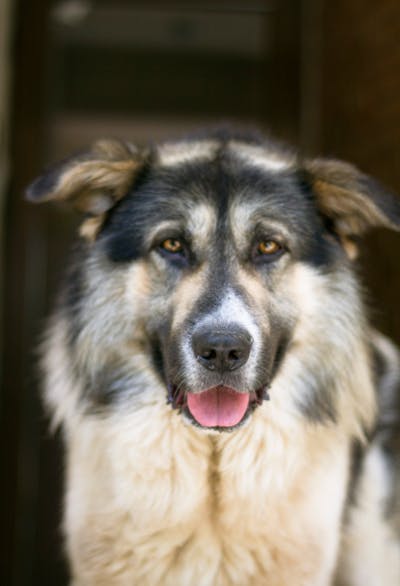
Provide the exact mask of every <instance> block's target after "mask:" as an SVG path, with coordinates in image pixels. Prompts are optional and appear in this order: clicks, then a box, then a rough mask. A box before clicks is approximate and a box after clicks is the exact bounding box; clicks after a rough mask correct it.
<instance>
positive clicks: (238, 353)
mask: <svg viewBox="0 0 400 586" xmlns="http://www.w3.org/2000/svg"><path fill="white" fill-rule="evenodd" d="M252 343H253V340H252V337H251V336H250V334H249V333H248V332H246V331H244V330H238V329H236V330H233V331H232V330H230V331H223V332H217V331H213V330H209V329H207V330H202V331H200V332H197V333H195V334H194V335H193V339H192V346H193V351H194V354H195V356H196V359H197V360H198V361H199V362H200V364H202V365H203V366H204V367H205V368H207V369H208V370H216V371H219V372H225V371H230V370H236V369H238V368H240V367H241V366H243V364H245V363H246V362H247V360H248V358H249V355H250V350H251V346H252Z"/></svg>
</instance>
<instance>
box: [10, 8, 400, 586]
mask: <svg viewBox="0 0 400 586" xmlns="http://www.w3.org/2000/svg"><path fill="white" fill-rule="evenodd" d="M399 95H400V3H399V2H398V0H381V1H380V2H376V1H373V0H336V1H335V2H328V1H325V2H324V1H323V0H265V1H262V0H236V1H224V0H213V1H205V0H204V1H202V0H184V1H181V2H180V1H178V0H175V1H173V0H171V1H170V0H162V1H158V2H157V1H155V0H146V1H143V2H140V1H134V0H54V1H50V0H42V1H40V0H1V3H0V203H1V205H0V214H1V223H0V236H1V239H0V246H1V255H0V259H1V266H0V269H1V271H0V279H1V302H2V311H1V323H2V331H3V332H4V335H3V336H2V338H1V340H2V341H1V344H2V353H1V354H2V395H1V403H0V408H1V411H0V414H1V425H0V433H1V448H2V449H1V451H2V469H1V487H0V489H1V494H0V498H1V509H2V514H3V518H2V519H1V522H0V528H1V533H2V535H1V540H2V543H1V547H0V552H1V553H0V555H1V575H0V583H1V584H3V585H7V586H9V585H18V586H28V585H29V586H30V585H35V586H39V585H40V586H47V585H50V584H51V585H54V584H57V585H63V584H67V571H66V567H65V563H64V560H63V555H62V547H61V543H60V530H59V524H60V513H61V506H62V505H61V496H60V495H61V485H62V471H63V461H62V452H61V450H60V443H59V438H58V437H57V436H56V437H53V436H51V434H50V433H49V431H48V422H47V419H46V417H45V415H44V413H43V411H42V408H41V405H40V402H39V391H38V382H37V378H38V376H37V371H36V369H35V361H36V356H35V346H36V345H37V343H38V340H39V338H40V332H41V331H42V329H43V323H44V316H45V315H46V314H48V312H49V308H50V307H51V305H52V302H53V300H54V295H55V289H56V284H57V282H58V281H59V279H60V275H61V274H62V271H63V268H64V266H65V259H66V255H67V250H68V247H69V245H70V242H71V238H72V237H73V235H74V233H75V230H76V225H77V218H76V217H75V216H73V215H72V214H71V215H68V214H66V213H61V212H60V211H59V210H57V209H55V208H53V207H52V206H49V207H47V206H43V207H41V206H39V207H35V206H33V205H29V204H26V203H25V202H24V201H23V191H24V188H25V186H26V185H27V184H28V183H29V182H30V181H31V180H32V179H33V178H34V177H35V175H37V174H38V173H39V172H40V170H41V169H42V168H43V167H45V166H46V165H48V164H49V163H51V162H53V161H55V160H57V159H59V158H60V157H63V156H65V155H67V154H69V153H70V152H71V151H74V150H77V149H80V148H81V147H82V146H85V145H87V144H88V143H90V141H91V140H92V139H94V138H98V137H103V136H117V137H121V138H126V139H129V140H130V141H133V142H138V143H142V142H147V141H156V140H158V139H161V138H164V137H167V136H170V135H174V136H176V135H180V134H181V133H182V134H184V133H187V132H188V131H190V130H192V129H196V128H199V127H202V126H205V125H209V124H213V123H218V122H223V121H232V122H236V121H237V122H240V123H246V124H247V123H249V124H252V125H253V126H256V127H258V128H261V129H264V130H268V131H271V132H272V133H273V134H276V135H278V136H279V137H281V138H283V139H286V140H287V141H289V142H291V143H293V144H294V145H297V146H298V147H299V148H301V149H302V150H303V151H304V152H306V153H308V154H311V155H313V154H317V153H319V154H325V155H333V156H336V157H340V158H343V159H346V160H350V161H353V162H355V163H356V164H358V165H359V166H360V167H361V168H362V169H363V170H365V171H366V172H368V173H370V174H372V175H374V176H376V177H378V178H379V179H380V180H381V181H383V182H384V183H386V184H387V185H388V186H390V187H391V188H392V189H393V190H394V191H397V192H398V193H400V154H399V153H400V148H399V146H400V145H399V138H400V100H399ZM399 252H400V236H399V235H397V234H391V233H388V232H383V231H382V232H376V233H374V234H372V235H371V236H369V237H368V238H367V239H366V241H365V243H364V247H363V254H362V258H361V272H362V274H363V279H364V283H365V284H366V286H367V288H368V290H369V291H370V294H369V296H368V300H369V304H370V306H371V317H372V319H373V321H374V323H376V324H377V325H378V326H379V327H380V328H381V329H382V330H383V331H385V332H386V333H388V334H389V335H391V336H392V337H393V338H395V339H396V340H397V342H399V343H400V309H399V300H400V276H399V271H398V267H399Z"/></svg>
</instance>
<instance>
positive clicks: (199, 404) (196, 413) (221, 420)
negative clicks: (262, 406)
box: [187, 386, 250, 427]
mask: <svg viewBox="0 0 400 586" xmlns="http://www.w3.org/2000/svg"><path fill="white" fill-rule="evenodd" d="M249 400H250V395H249V393H238V392H237V391H234V390H233V389H230V388H228V387H223V386H219V387H214V388H212V389H209V390H208V391H203V392H202V393H196V394H194V393H189V394H188V397H187V402H188V407H189V411H190V413H191V414H192V415H193V417H194V418H195V420H196V421H197V423H200V425H202V426H203V427H232V426H234V425H237V424H238V423H239V422H240V421H241V420H242V419H243V417H244V414H245V413H246V410H247V407H248V405H249Z"/></svg>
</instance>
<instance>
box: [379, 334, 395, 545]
mask: <svg viewBox="0 0 400 586" xmlns="http://www.w3.org/2000/svg"><path fill="white" fill-rule="evenodd" d="M373 361H374V362H373V364H374V370H375V378H376V388H377V397H378V418H377V424H376V428H375V432H374V439H373V443H376V444H377V445H378V446H379V447H380V449H381V452H382V454H383V457H384V461H385V465H386V469H387V472H388V475H389V476H390V477H391V480H392V482H391V490H390V494H389V495H388V499H387V503H386V514H387V516H388V518H390V521H391V522H392V524H393V525H394V527H395V530H396V532H397V533H398V535H399V536H400V350H399V349H398V348H397V347H396V346H395V344H393V343H392V342H391V341H390V340H389V339H388V338H386V337H384V336H383V335H381V334H378V333H374V336H373Z"/></svg>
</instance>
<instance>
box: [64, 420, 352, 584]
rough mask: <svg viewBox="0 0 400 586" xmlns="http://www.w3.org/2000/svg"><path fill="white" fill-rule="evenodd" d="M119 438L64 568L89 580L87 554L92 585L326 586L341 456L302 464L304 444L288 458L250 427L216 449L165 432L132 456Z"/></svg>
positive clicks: (195, 436)
mask: <svg viewBox="0 0 400 586" xmlns="http://www.w3.org/2000/svg"><path fill="white" fill-rule="evenodd" d="M129 435H130V434H126V435H125V436H124V434H121V433H120V432H119V433H117V434H115V435H114V434H113V437H112V438H111V437H109V443H108V449H107V456H108V457H107V460H108V462H107V463H105V462H104V474H105V475H106V476H107V478H105V477H104V485H103V488H104V490H103V493H101V492H100V493H99V491H98V482H99V476H98V473H97V474H96V475H93V477H97V492H98V502H97V503H96V502H95V500H94V499H93V498H92V500H91V502H90V503H89V502H88V503H87V506H88V510H89V511H90V514H89V517H88V518H87V519H86V520H85V522H84V523H83V524H82V528H81V530H80V531H76V532H74V530H73V529H74V528H73V527H70V528H69V529H70V531H69V533H70V535H73V534H74V533H75V534H76V536H77V537H78V536H80V537H79V538H78V539H77V541H76V544H73V543H72V541H71V544H70V545H71V546H72V547H73V550H75V552H76V553H75V555H73V557H75V558H76V559H77V563H78V564H79V565H82V564H83V565H84V566H85V565H86V566H87V568H89V566H90V567H91V569H90V570H89V569H88V571H90V572H93V571H94V569H93V548H94V549H95V551H96V556H97V557H96V559H97V562H96V563H97V565H98V569H97V570H96V571H97V574H94V577H93V580H94V578H96V580H98V579H99V578H98V576H100V574H101V575H102V576H107V580H106V582H104V583H107V584H118V585H121V586H122V585H125V584H126V585H127V586H128V584H132V583H140V584H143V585H146V584H149V585H150V584H151V585H153V584H155V583H157V582H159V583H162V584H163V585H164V584H165V585H166V586H168V585H169V584H171V585H172V584H173V585H174V586H187V585H188V584H196V585H199V586H201V585H204V586H214V585H215V586H228V585H232V584H238V585H240V586H246V585H249V586H250V585H256V586H257V585H258V584H264V583H266V580H267V579H268V582H267V583H268V584H269V586H275V585H276V586H278V585H280V586H282V585H283V584H294V583H296V584H297V585H302V584H304V585H306V584H307V585H308V584H313V585H314V584H315V585H321V586H322V585H325V584H328V583H329V582H328V580H329V576H330V574H331V571H332V568H333V565H334V561H335V557H336V550H337V543H338V526H339V518H340V510H341V503H342V501H343V494H344V486H345V472H344V466H345V457H344V451H343V450H342V451H341V453H340V450H336V454H337V456H336V457H335V459H331V460H330V462H329V466H327V467H324V466H319V467H315V465H316V460H315V458H314V456H313V454H310V453H309V454H308V457H307V458H305V457H304V449H305V448H306V446H305V445H300V444H299V443H297V446H296V449H288V446H287V445H286V442H285V439H284V437H283V436H282V435H279V434H277V433H276V432H274V431H273V430H270V431H268V432H265V430H264V429H263V428H261V427H260V428H259V429H257V428H256V426H255V427H254V429H253V431H252V433H246V430H243V433H238V434H232V435H230V436H228V435H225V434H224V436H223V437H222V436H221V438H219V437H218V436H216V437H211V438H210V437H209V436H206V435H203V434H199V433H198V432H196V431H195V430H193V429H191V428H188V429H185V428H183V427H182V426H179V425H178V426H170V427H169V428H166V427H165V428H164V430H163V433H162V434H161V435H159V437H158V439H157V441H155V440H154V439H153V440H152V441H150V440H149V439H148V440H144V439H143V437H142V440H141V441H140V442H139V441H137V443H136V445H135V449H132V444H131V442H130V441H128V436H129ZM124 437H125V439H124ZM132 439H133V438H132ZM125 442H127V443H126V444H125V445H122V444H124V443H125ZM271 442H273V445H271ZM81 445H82V443H81ZM295 445H296V444H295ZM92 446H93V444H92ZM121 454H124V457H123V458H121ZM94 456H95V454H94V453H93V452H92V454H91V457H92V461H94ZM101 459H102V460H103V458H101ZM307 459H308V460H309V462H308V463H307ZM311 470H312V475H310V474H309V473H310V471H311ZM97 472H98V471H97ZM128 479H129V480H128ZM88 482H89V484H90V481H89V480H88ZM72 484H73V485H74V486H75V487H76V486H77V484H78V481H76V482H74V483H72ZM81 486H82V488H83V486H84V483H82V482H81ZM87 490H88V487H87V486H86V497H85V498H86V499H87V494H88V492H87ZM90 492H91V494H93V487H92V488H91V489H89V493H90ZM72 498H73V495H72V494H71V495H70V499H69V500H70V502H69V508H70V510H71V511H72V510H73V509H75V508H76V507H74V504H73V503H72ZM76 498H78V499H81V498H82V494H80V495H79V494H76ZM327 504H328V506H327ZM116 519H118V521H117V522H116ZM89 526H90V529H89ZM75 529H76V528H75ZM85 530H87V531H88V535H89V534H90V540H91V543H90V544H87V543H86V539H85ZM74 545H75V546H74ZM85 548H86V549H87V554H86V561H85V560H84V558H85V553H84V552H85ZM72 553H74V552H73V551H72ZM80 573H81V574H83V570H82V568H81V570H80ZM90 579H91V578H90ZM102 579H103V578H102ZM97 583H102V582H97Z"/></svg>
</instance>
